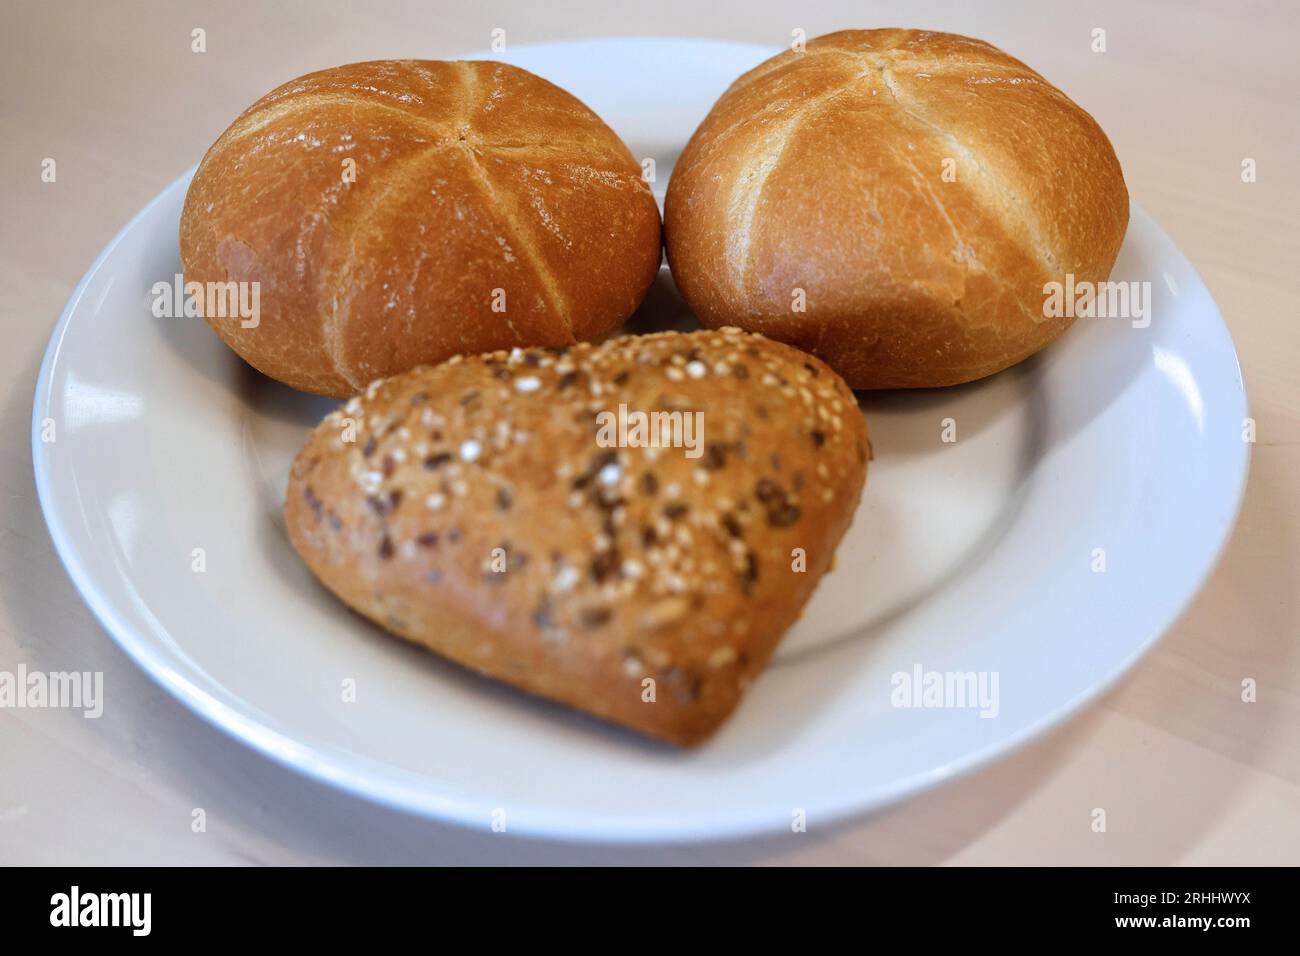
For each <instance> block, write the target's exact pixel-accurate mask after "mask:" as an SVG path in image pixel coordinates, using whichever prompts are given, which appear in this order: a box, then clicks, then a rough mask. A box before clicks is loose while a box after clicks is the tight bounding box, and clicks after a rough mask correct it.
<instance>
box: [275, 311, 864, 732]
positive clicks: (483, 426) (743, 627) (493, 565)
mask: <svg viewBox="0 0 1300 956" xmlns="http://www.w3.org/2000/svg"><path fill="white" fill-rule="evenodd" d="M620 404H622V405H625V406H626V410H627V411H628V412H635V411H638V410H640V411H644V412H647V413H649V412H654V411H667V412H671V411H674V410H676V411H678V412H682V413H690V412H694V411H698V412H700V413H702V423H703V433H702V441H701V442H698V443H697V444H696V447H697V448H698V450H699V451H698V456H697V457H688V455H687V449H685V448H682V447H665V448H658V449H654V448H646V447H627V445H626V444H625V445H624V446H623V447H606V446H605V445H603V444H601V442H600V441H599V440H598V439H599V437H600V431H599V426H600V425H602V424H605V422H604V421H603V420H602V419H600V418H599V417H598V416H599V414H600V413H601V412H610V413H613V414H614V415H617V412H618V408H619V405H620ZM629 420H630V419H629ZM349 423H354V428H355V431H354V432H353V433H349V431H348V429H349ZM679 434H682V435H683V437H687V436H686V435H685V434H684V433H679ZM606 437H615V436H612V435H608V434H607V436H606ZM348 438H351V439H352V441H347V440H346V439H348ZM868 457H869V445H868V441H867V433H866V425H865V423H864V421H863V417H862V415H861V413H860V412H859V410H858V407H857V403H856V402H855V400H854V397H853V394H852V393H851V392H850V391H849V390H848V388H847V387H846V386H845V384H844V382H842V381H841V380H840V379H839V378H838V377H837V376H836V375H835V373H834V372H832V371H831V370H830V369H829V368H827V367H826V366H825V365H823V364H822V363H821V362H819V361H817V360H816V359H814V358H811V357H809V356H807V355H804V354H802V353H800V352H798V351H796V350H794V349H791V348H788V347H786V346H784V345H780V344H778V343H775V342H772V341H770V340H767V339H764V338H763V337H761V336H756V335H748V334H746V333H743V332H740V331H739V330H736V329H729V330H723V331H709V332H695V333H679V332H668V333H662V334H658V335H650V336H641V337H625V338H618V339H614V340H611V341H609V342H606V343H604V344H603V345H599V346H595V347H592V346H589V345H587V344H585V343H584V344H581V345H578V346H576V347H574V348H572V349H569V350H558V351H557V350H542V349H530V350H514V351H512V352H509V353H507V352H497V353H493V354H490V355H486V356H479V357H474V358H468V359H464V360H461V359H458V358H457V359H452V360H451V361H449V362H447V363H444V364H442V365H439V366H435V367H426V368H421V369H417V370H415V371H412V372H408V373H406V374H404V375H401V376H398V377H396V378H393V379H388V380H386V381H382V382H377V383H374V384H372V385H371V387H370V388H369V389H367V391H366V393H365V395H363V396H358V397H356V398H354V399H352V401H350V402H348V403H347V405H346V406H345V407H343V408H341V409H339V410H338V411H336V412H334V413H333V414H331V415H330V416H329V417H328V418H326V420H325V421H324V422H323V423H322V424H321V425H320V426H319V427H318V428H317V429H316V431H315V432H314V433H313V435H312V437H311V439H310V440H309V441H308V442H307V444H306V445H305V447H304V448H303V449H302V451H301V452H300V453H299V455H298V458H297V460H296V461H295V462H294V465H293V470H292V473H291V476H290V481H289V490H288V496H287V500H286V505H285V516H286V520H287V523H288V528H289V533H290V537H291V539H292V541H293V544H294V547H295V548H296V549H297V551H298V553H299V554H300V555H301V556H302V558H303V560H304V561H305V562H306V563H307V565H308V566H309V567H310V568H311V569H312V571H313V572H315V574H316V575H317V576H318V577H319V578H320V579H321V581H323V582H324V583H325V585H326V586H327V587H329V588H330V590H332V591H333V592H334V593H335V594H337V595H338V596H339V597H341V598H342V599H343V600H344V601H345V602H347V603H348V604H349V605H351V606H352V607H353V608H355V609H356V610H358V611H360V612H361V613H362V614H364V615H366V616H367V617H369V618H371V619H372V620H374V621H376V622H377V623H379V624H381V625H383V626H384V627H386V628H388V629H389V630H391V631H393V632H395V633H397V634H399V635H401V636H402V637H405V638H407V639H409V640H411V641H414V642H416V643H419V644H422V645H424V646H426V647H428V648H430V649H432V650H434V651H436V652H438V653H440V654H443V655H445V656H447V657H449V658H451V659H452V660H455V661H457V662H459V663H461V664H464V665H466V666H468V667H471V668H474V669H477V670H479V671H481V672H483V673H485V674H488V675H491V676H493V677H496V678H499V679H501V680H504V681H507V682H509V683H511V684H514V685H516V686H518V687H521V688H524V689H526V690H529V691H532V692H533V693H536V694H539V695H542V696H545V697H549V698H552V699H554V700H558V701H561V702H563V703H566V704H570V705H572V706H574V707H578V708H581V709H583V710H586V711H588V712H590V713H592V714H596V715H598V716H600V717H604V718H606V719H609V720H612V721H615V722H618V723H621V724H625V725H627V726H629V727H633V728H635V729H637V730H639V731H642V732H644V733H647V734H650V735H653V736H656V737H659V738H662V739H665V740H669V741H672V742H674V743H678V744H683V745H690V744H694V743H697V742H699V741H700V740H702V739H703V738H704V737H706V736H707V735H708V734H710V733H711V732H712V731H713V730H714V729H715V728H716V727H717V726H718V725H719V724H720V723H721V722H722V721H723V720H724V719H725V718H726V717H727V715H728V714H729V713H730V712H731V711H732V709H733V708H734V707H735V706H736V704H737V703H738V701H739V699H740V697H741V695H742V693H743V692H744V690H745V688H746V687H747V686H748V684H749V683H750V682H751V681H752V680H753V679H754V678H755V677H756V676H757V675H758V673H759V672H760V671H761V670H762V668H763V666H764V664H765V663H766V662H767V660H768V658H769V656H770V655H771V653H772V651H773V650H774V649H775V647H776V644H777V641H778V640H779V639H780V637H781V635H782V633H783V632H784V631H785V630H786V628H787V627H789V625H790V624H791V623H792V622H793V621H794V619H795V618H796V617H797V615H798V614H799V612H800V610H801V608H802V607H803V605H804V604H805V602H806V601H807V600H808V598H809V597H810V596H811V594H812V592H813V589H814V588H815V587H816V584H817V581H818V580H819V579H820V577H821V576H822V574H823V573H824V572H825V571H826V570H827V569H828V567H829V566H830V562H831V557H832V554H833V552H834V549H835V547H836V545H837V544H838V542H839V540H840V538H841V536H842V535H843V534H844V532H845V530H846V529H847V528H848V525H849V523H850V521H851V519H852V516H853V512H854V509H855V508H856V507H857V503H858V499H859V497H860V495H861V490H862V484H863V481H864V480H865V476H866V462H867V459H868ZM494 549H500V550H499V551H496V550H494ZM794 549H803V553H804V555H805V559H804V560H805V561H806V564H805V568H806V570H803V571H798V570H795V568H796V566H797V556H796V555H795V554H794ZM646 679H651V680H653V681H654V682H655V683H654V691H655V693H654V697H655V699H654V701H653V702H647V701H646V700H644V699H643V696H644V693H645V688H646V685H645V684H644V683H643V681H645V680H646Z"/></svg>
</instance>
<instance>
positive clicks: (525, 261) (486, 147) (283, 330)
mask: <svg viewBox="0 0 1300 956" xmlns="http://www.w3.org/2000/svg"><path fill="white" fill-rule="evenodd" d="M660 251H661V245H660V223H659V211H658V208H657V207H656V205H655V201H654V197H653V196H652V195H651V192H650V189H649V187H648V186H647V185H646V183H645V182H644V181H643V180H642V178H641V170H640V167H639V166H638V164H637V162H636V160H635V159H634V158H633V157H632V154H631V153H630V152H628V149H627V147H626V146H624V145H623V143H622V141H621V140H619V138H618V137H617V136H616V135H615V134H614V132H613V131H612V130H611V129H610V128H609V127H608V126H606V125H605V124H604V123H602V122H601V120H600V118H599V117H597V116H596V114H594V113H593V112H592V111H591V110H589V109H587V107H585V106H584V105H583V104H582V103H580V102H579V101H578V100H576V99H575V98H574V97H573V96H571V95H569V94H568V93H566V92H565V91H564V90H562V89H560V88H559V87H557V86H555V85H553V84H551V83H548V82H547V81H546V80H543V79H541V78H540V77H537V76H534V75H533V74H531V73H528V72H527V71H525V70H521V69H518V68H517V67H513V66H507V65H505V64H503V63H491V62H456V63H443V62H430V61H419V60H382V61H376V62H371V63H355V64H352V65H350V66H341V67H337V68H335V69H331V70H323V71H321V72H319V73H312V74H309V75H307V76H304V77H300V78H299V79H296V80H293V81H291V82H289V83H286V84H284V85H283V86H281V87H280V88H279V89H276V90H274V91H273V92H271V93H269V94H267V95H266V96H264V97H262V99H260V100H258V101H257V102H256V103H254V104H253V105H252V106H250V107H249V108H248V109H247V110H246V111H244V113H243V115H241V116H240V117H239V118H238V119H237V120H235V122H234V123H233V124H232V125H231V127H230V128H229V129H227V130H226V131H225V132H224V133H223V134H222V135H221V137H220V138H219V139H218V140H217V141H216V143H215V144H213V146H212V148H211V149H210V150H208V153H207V155H206V156H204V157H203V162H202V163H200V164H199V168H198V171H197V172H196V173H195V174H194V180H193V182H192V183H191V184H190V189H189V194H188V195H187V196H186V199H185V209H184V212H183V214H182V216H181V257H182V260H183V262H184V266H185V277H186V281H187V282H194V281H197V282H203V283H207V282H213V281H216V282H226V281H239V282H258V283H260V293H259V297H260V311H261V314H260V316H259V319H260V321H259V322H258V324H257V325H256V327H252V328H245V327H244V323H243V322H241V320H240V319H239V318H220V317H217V316H208V317H207V318H208V321H209V322H210V324H211V325H212V327H213V328H214V329H216V331H217V334H218V335H220V336H221V337H222V338H223V339H224V340H225V341H226V343H227V344H229V345H230V347H231V348H233V349H234V350H235V351H236V352H238V353H239V354H240V355H241V356H243V357H244V359H245V360H247V361H248V362H249V363H250V364H251V365H253V366H255V367H256V368H258V369H260V370H261V371H263V372H265V373H266V374H267V375H269V376H271V377H272V378H275V379H279V380H280V381H282V382H284V383H286V384H288V385H292V386H293V387H294V388H299V389H303V390H305V391H309V392H319V393H321V394H325V395H333V396H337V397H345V396H348V395H352V394H355V393H356V392H357V391H358V390H360V389H361V388H363V387H364V386H365V385H366V383H367V382H369V381H370V380H371V379H374V378H376V377H378V376H382V375H391V374H394V373H396V372H401V371H405V370H406V369H409V368H412V367H414V366H416V365H418V364H421V363H425V362H438V361H441V360H443V359H445V358H448V357H449V356H451V355H455V354H459V353H466V352H482V351H489V350H492V349H497V348H509V347H511V346H516V345H551V346H559V345H567V344H571V343H573V342H575V341H579V340H586V339H595V338H598V337H600V336H602V335H604V334H606V333H608V332H609V331H610V330H612V329H614V328H616V327H617V326H618V325H619V324H621V323H622V322H623V320H624V319H626V318H627V317H628V316H629V315H630V314H631V313H632V312H633V310H635V309H636V307H637V304H638V303H639V302H640V301H641V298H642V296H643V295H644V294H645V292H646V290H647V288H648V287H649V285H650V283H651V282H652V281H653V279H654V277H655V274H656V272H657V271H658V269H659V262H660Z"/></svg>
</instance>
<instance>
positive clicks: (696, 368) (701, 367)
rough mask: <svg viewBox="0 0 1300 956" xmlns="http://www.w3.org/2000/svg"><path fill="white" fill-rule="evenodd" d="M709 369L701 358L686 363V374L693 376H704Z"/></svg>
mask: <svg viewBox="0 0 1300 956" xmlns="http://www.w3.org/2000/svg"><path fill="white" fill-rule="evenodd" d="M708 370H709V369H708V367H707V366H706V365H705V364H704V363H703V362H701V361H700V360H699V359H696V360H695V361H693V362H687V363H686V374H687V375H689V376H690V377H691V378H704V375H705V373H707V372H708Z"/></svg>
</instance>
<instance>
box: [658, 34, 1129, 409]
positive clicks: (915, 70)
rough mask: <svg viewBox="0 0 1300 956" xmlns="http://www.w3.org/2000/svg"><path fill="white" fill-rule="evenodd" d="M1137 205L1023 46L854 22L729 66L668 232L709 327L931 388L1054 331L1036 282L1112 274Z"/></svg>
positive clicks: (679, 270)
mask: <svg viewBox="0 0 1300 956" xmlns="http://www.w3.org/2000/svg"><path fill="white" fill-rule="evenodd" d="M945 161H951V164H952V165H951V166H950V168H951V169H953V170H954V171H955V175H956V179H955V181H951V182H946V181H944V180H943V178H942V173H943V170H944V168H945ZM1128 209H1129V207H1128V192H1127V190H1126V188H1125V186H1124V178H1123V174H1122V172H1121V170H1120V166H1119V162H1118V160H1117V159H1116V158H1115V153H1114V150H1113V149H1112V148H1111V145H1110V142H1109V141H1108V140H1107V139H1106V136H1105V134H1104V133H1103V132H1102V131H1101V129H1100V127H1098V126H1097V124H1096V122H1095V121H1094V120H1093V119H1092V117H1090V116H1089V115H1088V114H1087V113H1085V112H1084V111H1083V110H1082V109H1080V108H1079V107H1078V106H1077V105H1075V104H1074V103H1073V102H1072V101H1071V100H1070V99H1069V98H1067V97H1066V96H1065V94H1063V93H1062V92H1061V91H1060V90H1058V89H1056V88H1055V87H1053V86H1052V85H1051V84H1050V83H1048V82H1047V81H1046V80H1044V79H1043V78H1042V77H1041V76H1039V75H1038V74H1037V73H1035V72H1034V71H1033V70H1031V69H1029V67H1027V66H1025V65H1024V64H1023V63H1021V62H1020V61H1018V60H1016V59H1014V58H1013V57H1010V56H1008V55H1006V54H1005V53H1002V52H1001V51H1000V50H998V49H996V48H995V47H992V46H990V45H989V44H987V43H983V42H981V41H979V40H972V39H969V38H967V37H961V36H955V35H952V34H944V33H931V32H925V31H914V30H848V31H844V32H841V33H833V34H829V35H827V36H824V37H819V38H817V39H815V40H811V41H809V42H808V44H807V49H806V51H805V52H803V53H796V52H793V51H787V52H785V53H782V54H780V55H779V56H776V57H773V58H772V59H770V60H768V61H767V62H765V63H763V64H761V65H759V66H758V67H756V68H755V69H754V70H751V71H750V72H749V73H746V74H745V75H744V76H742V77H740V78H739V79H738V80H736V82H735V83H733V84H732V86H731V87H730V88H729V89H728V90H727V92H726V93H724V94H723V96H722V97H721V98H720V99H719V100H718V102H717V104H716V105H715V106H714V107H713V110H712V111H711V112H710V113H709V115H708V116H707V117H706V118H705V120H704V122H703V123H701V124H700V127H699V128H698V129H697V130H696V131H695V134H694V135H693V136H692V137H691V140H690V142H689V143H688V145H687V147H686V149H685V151H684V152H683V153H682V156H681V159H680V160H679V161H678V163H677V166H676V168H675V169H674V171H673V175H672V179H671V181H670V182H669V185H668V195H667V200H666V203H665V215H664V231H665V240H666V244H667V249H668V260H669V263H670V265H671V267H672V271H673V278H674V280H675V281H676V283H677V286H678V288H679V289H680V290H681V292H682V295H683V296H684V297H685V299H686V301H687V302H688V303H689V304H690V305H691V307H692V308H693V309H694V310H695V312H696V314H697V315H698V316H699V318H700V320H701V321H702V322H703V323H704V324H705V325H708V326H719V325H738V326H741V327H743V328H747V329H751V330H753V331H758V332H762V333H764V334H766V335H770V336H772V337H773V338H777V339H779V340H781V341H783V342H788V343H790V344H792V345H797V346H799V347H800V348H803V349H805V350H807V351H810V352H812V353H813V354H815V355H817V356H819V357H820V358H822V359H824V360H825V361H826V362H828V363H829V364H830V365H831V366H832V367H833V368H835V369H836V371H838V372H839V373H840V374H841V375H843V376H844V378H845V379H846V380H847V381H848V383H849V384H850V385H851V386H852V387H854V388H906V387H928V386H936V385H951V384H957V383H959V382H966V381H971V380H973V379H977V378H981V377H983V376H985V375H990V374H992V373H993V372H996V371H1000V370H1001V369H1003V368H1006V367H1007V366H1009V365H1012V364H1014V363H1016V362H1018V361H1020V360H1022V359H1024V358H1026V357H1027V356H1029V355H1031V354H1033V353H1034V352H1036V351H1038V350H1039V349H1041V348H1043V347H1044V346H1045V345H1047V344H1048V343H1049V342H1051V341H1052V340H1053V339H1054V338H1056V337H1057V336H1058V335H1060V333H1061V332H1063V331H1064V330H1065V329H1066V328H1067V327H1068V325H1069V323H1070V319H1068V318H1060V319H1056V318H1045V317H1044V315H1043V302H1044V293H1043V286H1044V284H1045V283H1047V282H1050V281H1054V280H1055V281H1064V276H1065V274H1066V273H1073V274H1074V276H1075V279H1076V281H1091V282H1097V281H1104V280H1105V279H1106V278H1107V276H1109V274H1110V270H1111V267H1112V266H1113V265H1114V262H1115V259H1116V257H1117V256H1118V254H1119V248H1120V244H1121V242H1122V241H1123V238H1124V232H1125V229H1126V228H1127V224H1128ZM796 289H801V290H803V295H804V297H805V303H806V309H805V310H804V311H797V310H796V309H795V308H794V305H795V302H796V298H795V295H796V294H795V290H796Z"/></svg>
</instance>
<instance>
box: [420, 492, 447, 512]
mask: <svg viewBox="0 0 1300 956" xmlns="http://www.w3.org/2000/svg"><path fill="white" fill-rule="evenodd" d="M424 503H425V504H426V505H428V507H429V510H430V511H440V510H441V509H442V507H443V505H445V504H446V503H447V496H446V495H440V494H436V493H435V494H432V495H429V497H427V498H425V499H424Z"/></svg>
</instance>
